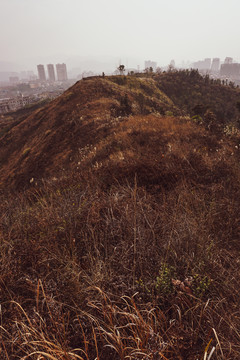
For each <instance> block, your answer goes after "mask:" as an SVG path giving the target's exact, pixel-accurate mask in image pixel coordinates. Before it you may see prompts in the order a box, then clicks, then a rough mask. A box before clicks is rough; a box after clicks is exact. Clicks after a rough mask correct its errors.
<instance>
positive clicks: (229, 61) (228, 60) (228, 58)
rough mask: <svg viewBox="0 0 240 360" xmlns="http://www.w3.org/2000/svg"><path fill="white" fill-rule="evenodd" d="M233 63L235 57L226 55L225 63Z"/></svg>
mask: <svg viewBox="0 0 240 360" xmlns="http://www.w3.org/2000/svg"><path fill="white" fill-rule="evenodd" d="M232 63H233V58H231V57H226V58H225V60H224V64H232Z"/></svg>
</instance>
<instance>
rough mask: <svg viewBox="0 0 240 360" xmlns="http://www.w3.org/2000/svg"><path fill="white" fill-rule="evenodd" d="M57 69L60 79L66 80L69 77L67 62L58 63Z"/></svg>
mask: <svg viewBox="0 0 240 360" xmlns="http://www.w3.org/2000/svg"><path fill="white" fill-rule="evenodd" d="M56 69H57V78H58V81H66V80H67V79H68V78H67V67H66V64H57V65H56Z"/></svg>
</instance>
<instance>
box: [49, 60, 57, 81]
mask: <svg viewBox="0 0 240 360" xmlns="http://www.w3.org/2000/svg"><path fill="white" fill-rule="evenodd" d="M47 69H48V79H49V80H50V81H52V82H54V81H56V77H55V71H54V66H53V64H48V65H47Z"/></svg>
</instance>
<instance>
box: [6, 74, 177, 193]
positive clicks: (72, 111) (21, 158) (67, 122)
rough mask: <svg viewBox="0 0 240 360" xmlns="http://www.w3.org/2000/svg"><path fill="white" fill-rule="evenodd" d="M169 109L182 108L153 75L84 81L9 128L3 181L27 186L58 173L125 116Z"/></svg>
mask: <svg viewBox="0 0 240 360" xmlns="http://www.w3.org/2000/svg"><path fill="white" fill-rule="evenodd" d="M113 79H114V78H113ZM149 89H150V90H151V96H150V95H149V94H148V92H149V91H148V90H149ZM167 110H171V111H175V112H177V109H176V108H175V107H174V105H173V103H172V102H171V100H170V99H169V98H167V96H166V95H164V94H163V93H162V92H161V91H159V90H158V89H157V88H156V87H154V86H153V81H152V80H151V79H149V80H148V79H143V80H141V79H135V81H134V83H133V84H131V83H130V84H129V86H124V87H123V86H119V85H117V84H115V83H113V82H112V81H111V79H109V80H105V79H101V78H97V79H89V80H85V81H81V82H78V83H77V84H76V85H74V86H73V87H72V88H70V89H69V90H68V91H66V92H65V93H64V95H62V96H60V97H59V98H58V99H56V100H54V101H52V102H51V103H49V104H48V105H46V106H45V107H43V108H40V109H37V110H36V111H34V112H32V113H31V114H30V115H29V116H27V117H26V118H22V117H21V118H20V121H17V122H16V124H15V126H12V127H10V129H9V130H8V131H5V134H3V136H2V137H1V143H0V176H1V181H2V185H3V187H5V186H6V184H7V183H8V184H9V183H10V184H12V185H13V186H15V187H17V188H18V187H26V186H28V183H29V180H30V179H32V178H36V179H39V178H40V179H41V178H42V176H44V175H47V176H49V175H52V174H53V175H56V172H57V173H58V172H59V171H61V170H62V169H63V168H64V167H65V166H67V167H69V164H70V163H71V162H73V161H77V160H78V159H80V160H81V155H79V154H80V153H81V152H82V151H84V149H85V148H86V146H90V147H91V146H95V145H96V144H97V143H98V141H99V140H101V139H102V138H103V137H105V136H107V135H109V134H110V133H111V132H112V131H113V129H114V126H115V123H116V122H120V121H121V118H122V117H124V116H129V115H137V114H145V113H146V114H147V113H160V114H164V113H165V112H166V111H167Z"/></svg>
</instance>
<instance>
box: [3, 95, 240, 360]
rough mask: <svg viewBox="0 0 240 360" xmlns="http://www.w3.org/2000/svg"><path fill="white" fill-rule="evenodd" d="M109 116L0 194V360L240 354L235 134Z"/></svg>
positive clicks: (157, 119) (150, 118) (155, 118)
mask: <svg viewBox="0 0 240 360" xmlns="http://www.w3.org/2000/svg"><path fill="white" fill-rule="evenodd" d="M83 95H84V94H83ZM64 101H68V99H64ZM98 105H99V103H98ZM91 106H93V107H94V106H95V105H94V99H93V102H92V104H91ZM96 111H97V107H96ZM109 121H110V120H109V119H105V120H104V119H99V121H97V120H96V124H95V125H96V127H97V129H98V130H97V131H96V133H98V137H97V138H96V141H95V143H94V145H93V143H88V142H87V141H86V143H84V146H82V147H80V148H79V149H80V150H79V151H77V153H76V156H75V157H74V158H73V160H72V161H71V163H70V165H69V167H68V168H67V169H65V170H62V169H61V171H58V172H57V171H56V174H55V175H54V178H53V176H49V178H48V179H45V180H43V181H42V183H41V185H37V184H36V182H35V180H34V181H33V183H32V184H31V186H30V188H29V189H28V190H26V191H24V192H21V193H17V192H15V193H12V194H9V195H8V196H6V195H2V197H1V203H0V247H1V255H0V270H1V271H0V291H1V293H0V294H1V308H0V312H1V313H0V321H1V323H0V332H1V343H0V351H1V352H0V354H1V358H3V359H28V358H29V359H30V358H31V359H36V360H40V359H62V360H70V359H71V360H75V359H84V360H92V359H100V360H103V359H104V360H108V359H109V360H110V359H121V360H122V359H132V360H135V359H152V360H153V359H167V360H175V359H184V360H185V359H189V360H193V359H194V360H199V359H209V360H210V354H211V351H214V352H213V353H212V355H211V359H212V360H213V359H228V360H235V359H239V357H240V349H239V340H240V327H239V324H240V323H239V317H240V313H239V305H240V303H239V281H238V279H239V276H240V268H239V260H238V257H239V251H240V247H239V235H240V227H239V223H240V215H239V205H240V203H239V199H240V192H239V180H240V170H239V165H238V164H239V148H238V147H236V142H237V141H238V140H239V139H237V138H235V139H230V140H229V139H228V138H227V137H225V136H222V137H220V135H219V134H217V135H215V134H214V133H210V132H207V131H205V130H204V129H203V128H200V127H198V126H197V125H195V124H192V123H191V121H190V120H189V119H183V118H174V117H166V116H160V115H156V114H155V115H146V116H140V115H132V116H126V117H121V118H119V117H116V118H114V119H113V118H112V120H111V121H112V123H111V124H109ZM86 122H87V120H86ZM106 129H107V130H106ZM105 130H106V131H105ZM85 134H86V133H85ZM103 134H105V135H104V136H103ZM48 136H50V134H49V135H48ZM93 137H94V136H93ZM91 140H93V138H92V137H91ZM29 156H32V151H31V153H30V154H29ZM59 156H60V155H59ZM214 348H215V349H214ZM212 349H214V350H212Z"/></svg>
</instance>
